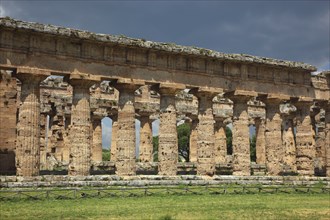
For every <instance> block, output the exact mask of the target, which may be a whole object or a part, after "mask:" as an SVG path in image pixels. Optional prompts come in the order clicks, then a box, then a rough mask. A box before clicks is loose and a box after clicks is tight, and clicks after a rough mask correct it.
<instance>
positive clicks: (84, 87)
mask: <svg viewBox="0 0 330 220" xmlns="http://www.w3.org/2000/svg"><path fill="white" fill-rule="evenodd" d="M71 77H72V78H71V79H70V84H71V85H72V88H73V97H72V107H71V124H70V126H69V140H70V149H69V152H70V156H69V157H70V162H69V169H68V174H69V175H70V176H78V175H82V176H86V175H89V173H90V168H91V148H92V144H93V142H92V129H91V128H92V124H91V109H90V92H89V88H90V87H91V86H92V85H93V84H94V83H95V82H96V81H94V80H90V79H79V76H75V75H72V76H71Z"/></svg>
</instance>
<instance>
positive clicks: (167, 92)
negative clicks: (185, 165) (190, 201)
mask: <svg viewBox="0 0 330 220" xmlns="http://www.w3.org/2000/svg"><path fill="white" fill-rule="evenodd" d="M176 91H177V88H175V87H174V88H172V87H165V86H163V87H162V86H160V88H159V93H160V113H159V120H160V124H159V148H158V174H159V175H167V176H173V175H176V173H177V163H178V136H177V128H176V108H175V93H176Z"/></svg>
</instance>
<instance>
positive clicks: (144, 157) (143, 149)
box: [139, 115, 153, 162]
mask: <svg viewBox="0 0 330 220" xmlns="http://www.w3.org/2000/svg"><path fill="white" fill-rule="evenodd" d="M140 122H141V129H140V155H139V159H140V161H141V162H152V161H153V154H152V153H153V152H152V151H153V147H152V125H151V123H152V121H151V120H150V118H149V115H146V116H145V115H144V116H141V117H140Z"/></svg>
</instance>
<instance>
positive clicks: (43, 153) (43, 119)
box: [40, 114, 48, 170]
mask: <svg viewBox="0 0 330 220" xmlns="http://www.w3.org/2000/svg"><path fill="white" fill-rule="evenodd" d="M47 126H48V123H47V115H45V114H40V169H41V170H42V169H44V168H46V164H47V142H48V137H46V134H47V130H48V127H47Z"/></svg>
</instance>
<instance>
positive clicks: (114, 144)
mask: <svg viewBox="0 0 330 220" xmlns="http://www.w3.org/2000/svg"><path fill="white" fill-rule="evenodd" d="M111 119H112V130H111V132H112V134H111V149H110V153H111V157H110V161H113V162H116V161H117V134H118V116H117V115H116V116H112V117H111Z"/></svg>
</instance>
